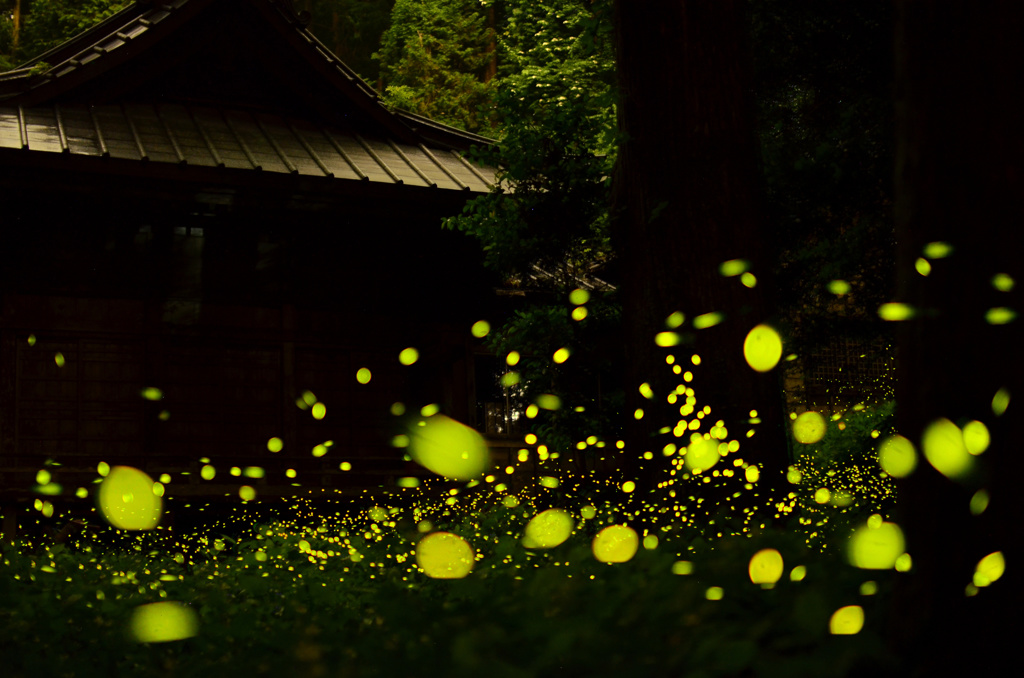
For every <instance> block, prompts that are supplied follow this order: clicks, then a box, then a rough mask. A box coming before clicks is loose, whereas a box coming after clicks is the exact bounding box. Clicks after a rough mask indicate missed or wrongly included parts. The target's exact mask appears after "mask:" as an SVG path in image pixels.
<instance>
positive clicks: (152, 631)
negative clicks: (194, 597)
mask: <svg viewBox="0 0 1024 678" xmlns="http://www.w3.org/2000/svg"><path fill="white" fill-rule="evenodd" d="M198 632H199V617H198V615H196V613H195V611H194V610H193V609H192V608H191V607H189V606H187V605H184V604H182V603H177V602H172V601H164V602H159V603H149V604H146V605H139V606H138V607H137V608H135V609H134V610H133V611H132V616H131V620H130V621H129V633H130V634H131V636H132V638H133V639H134V640H136V641H137V642H140V643H165V642H169V641H172V640H184V639H185V638H191V637H193V636H195V635H196V634H197V633H198Z"/></svg>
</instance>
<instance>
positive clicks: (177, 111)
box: [0, 104, 494, 192]
mask: <svg viewBox="0 0 1024 678" xmlns="http://www.w3.org/2000/svg"><path fill="white" fill-rule="evenodd" d="M5 148H6V149H22V150H25V151H37V152H46V153H64V154H70V155H76V156H97V157H110V158H120V159H127V160H138V161H144V162H154V163H172V164H179V165H191V166H203V167H223V168H234V169H247V170H262V171H266V172H278V173H283V174H298V175H304V176H318V177H329V178H334V179H351V180H364V181H374V182H381V183H390V184H406V185H412V186H435V187H437V188H441V189H450V190H460V191H470V192H486V191H488V190H489V186H490V185H491V184H493V183H494V171H493V170H490V169H487V168H482V167H478V166H474V165H472V164H470V163H469V162H467V161H466V160H465V159H463V158H462V157H461V156H460V155H459V154H458V153H457V152H456V151H451V150H442V149H439V148H429V147H427V146H425V145H424V144H422V143H420V144H417V145H410V144H403V143H397V142H394V141H391V140H388V139H379V138H365V137H363V136H360V135H359V134H356V133H353V132H351V131H343V130H341V129H337V128H331V127H326V126H319V125H315V124H312V123H309V122H306V121H300V120H291V119H288V118H285V117H281V116H277V115H270V114H261V113H252V112H247V111H241V110H227V109H220V108H207V107H194V106H186V105H183V104H159V105H149V104H130V105H108V106H57V105H53V106H35V107H30V108H23V107H20V106H0V149H5Z"/></svg>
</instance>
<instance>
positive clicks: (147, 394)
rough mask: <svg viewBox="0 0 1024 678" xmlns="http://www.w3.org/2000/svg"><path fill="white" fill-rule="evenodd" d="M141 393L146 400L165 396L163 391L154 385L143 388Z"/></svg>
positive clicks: (159, 398)
mask: <svg viewBox="0 0 1024 678" xmlns="http://www.w3.org/2000/svg"><path fill="white" fill-rule="evenodd" d="M140 395H141V396H142V397H143V398H145V399H146V400H161V399H162V398H163V397H164V393H163V391H161V390H160V389H158V388H156V387H153V386H148V387H146V388H144V389H142V391H141V392H140Z"/></svg>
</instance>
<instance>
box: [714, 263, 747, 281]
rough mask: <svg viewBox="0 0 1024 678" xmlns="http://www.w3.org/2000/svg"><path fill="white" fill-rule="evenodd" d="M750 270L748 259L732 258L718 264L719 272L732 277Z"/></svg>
mask: <svg viewBox="0 0 1024 678" xmlns="http://www.w3.org/2000/svg"><path fill="white" fill-rule="evenodd" d="M749 270H750V262H749V261H747V260H746V259H730V260H729V261H723V262H722V263H721V264H719V265H718V272H719V273H720V274H721V275H723V276H724V277H726V278H732V277H733V276H737V275H740V274H742V273H746V272H747V271H749Z"/></svg>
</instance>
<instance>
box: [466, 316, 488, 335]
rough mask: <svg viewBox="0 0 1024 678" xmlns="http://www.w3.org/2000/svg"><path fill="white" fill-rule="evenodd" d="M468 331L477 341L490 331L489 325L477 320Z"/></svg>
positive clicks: (484, 321)
mask: <svg viewBox="0 0 1024 678" xmlns="http://www.w3.org/2000/svg"><path fill="white" fill-rule="evenodd" d="M469 331H470V333H472V335H473V336H474V337H476V338H477V339H483V338H484V337H486V336H487V334H488V332H490V331H491V324H490V323H489V322H487V321H486V320H477V321H476V322H475V323H473V327H471V328H470V330H469Z"/></svg>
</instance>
